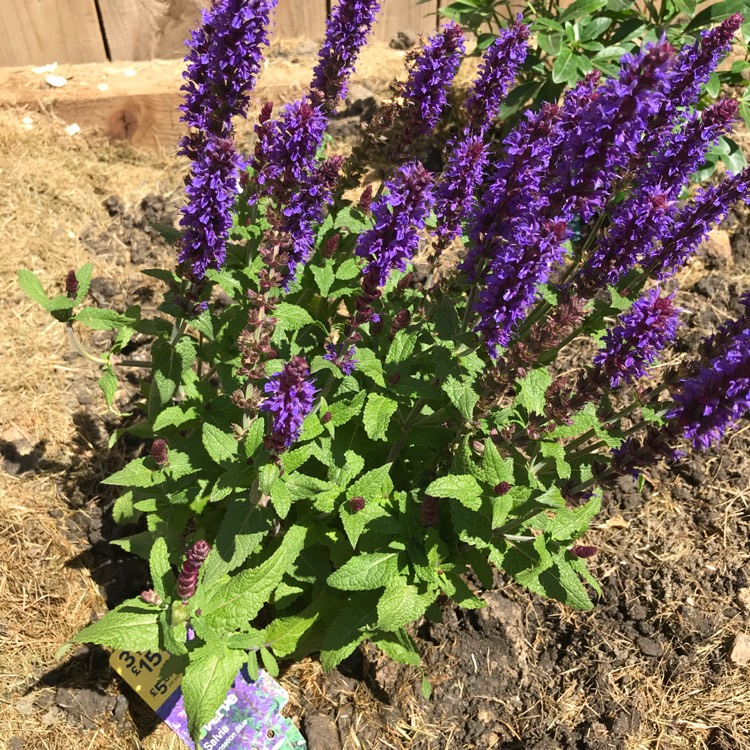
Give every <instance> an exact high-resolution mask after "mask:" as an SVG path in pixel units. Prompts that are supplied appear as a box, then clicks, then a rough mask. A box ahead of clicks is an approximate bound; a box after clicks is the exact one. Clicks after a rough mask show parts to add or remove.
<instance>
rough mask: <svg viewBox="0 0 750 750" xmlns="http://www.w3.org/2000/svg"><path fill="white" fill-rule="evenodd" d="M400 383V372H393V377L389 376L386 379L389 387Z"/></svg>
mask: <svg viewBox="0 0 750 750" xmlns="http://www.w3.org/2000/svg"><path fill="white" fill-rule="evenodd" d="M400 382H401V373H400V372H394V373H393V375H391V376H390V377H389V378H388V383H389V384H390V385H398V383H400Z"/></svg>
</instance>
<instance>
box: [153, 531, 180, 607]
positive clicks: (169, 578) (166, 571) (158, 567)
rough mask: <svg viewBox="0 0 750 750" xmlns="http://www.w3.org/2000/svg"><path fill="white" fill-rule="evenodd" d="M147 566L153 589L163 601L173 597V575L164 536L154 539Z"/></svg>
mask: <svg viewBox="0 0 750 750" xmlns="http://www.w3.org/2000/svg"><path fill="white" fill-rule="evenodd" d="M149 568H150V571H151V581H152V583H153V584H154V591H156V593H157V594H158V595H159V596H160V597H161V598H162V599H163V600H165V601H171V600H172V599H174V593H175V592H174V589H175V577H174V573H173V572H172V566H171V564H170V562H169V548H168V547H167V542H166V540H165V539H164V537H158V538H157V539H156V540H154V544H153V546H152V547H151V554H150V555H149Z"/></svg>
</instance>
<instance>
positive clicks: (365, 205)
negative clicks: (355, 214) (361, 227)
mask: <svg viewBox="0 0 750 750" xmlns="http://www.w3.org/2000/svg"><path fill="white" fill-rule="evenodd" d="M372 193H373V190H372V185H368V186H367V187H366V188H365V189H364V190H363V191H362V195H360V196H359V210H360V211H362V212H363V213H366V214H369V213H370V210H371V208H372Z"/></svg>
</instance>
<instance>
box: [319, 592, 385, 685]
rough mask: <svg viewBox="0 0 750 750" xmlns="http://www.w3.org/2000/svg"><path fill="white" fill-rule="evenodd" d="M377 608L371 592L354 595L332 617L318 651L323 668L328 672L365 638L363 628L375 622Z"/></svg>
mask: <svg viewBox="0 0 750 750" xmlns="http://www.w3.org/2000/svg"><path fill="white" fill-rule="evenodd" d="M376 617H377V610H376V607H375V601H374V598H373V597H372V595H371V594H365V595H361V594H360V595H354V596H353V597H352V598H351V600H350V601H349V602H348V603H346V604H344V605H342V609H341V611H340V612H339V614H338V615H336V617H335V618H334V619H333V621H332V622H331V624H330V625H329V627H328V629H327V630H326V634H325V637H324V638H323V644H322V648H321V652H320V661H321V664H322V666H323V669H324V670H325V671H326V672H330V671H331V670H332V669H333V668H334V667H336V666H337V665H338V664H339V663H340V662H341V661H342V660H343V659H346V657H347V656H349V654H351V653H352V651H354V649H355V648H357V646H358V645H359V644H360V643H361V642H362V641H363V640H364V639H365V633H364V632H363V631H364V630H365V629H367V628H370V627H372V626H373V625H374V624H375V619H376Z"/></svg>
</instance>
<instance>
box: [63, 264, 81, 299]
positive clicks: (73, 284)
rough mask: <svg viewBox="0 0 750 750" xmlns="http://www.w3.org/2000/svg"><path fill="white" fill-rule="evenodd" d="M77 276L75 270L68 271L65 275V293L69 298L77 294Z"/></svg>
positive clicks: (73, 297)
mask: <svg viewBox="0 0 750 750" xmlns="http://www.w3.org/2000/svg"><path fill="white" fill-rule="evenodd" d="M78 288H79V284H78V277H77V276H76V272H75V271H73V270H71V271H68V275H67V276H66V277H65V293H66V294H67V295H68V298H69V299H75V298H76V296H77V295H78Z"/></svg>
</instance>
